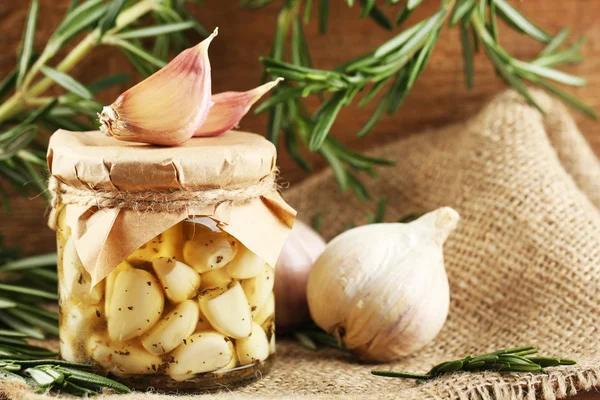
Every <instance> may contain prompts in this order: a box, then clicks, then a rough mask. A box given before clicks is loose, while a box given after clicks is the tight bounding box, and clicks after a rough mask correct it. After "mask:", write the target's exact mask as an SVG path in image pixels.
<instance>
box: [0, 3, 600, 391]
mask: <svg viewBox="0 0 600 400" xmlns="http://www.w3.org/2000/svg"><path fill="white" fill-rule="evenodd" d="M28 3H29V2H28V1H25V0H23V1H14V0H0V27H1V35H0V77H3V76H4V75H5V74H6V73H7V72H8V71H9V70H10V69H11V68H12V67H13V66H14V64H15V57H14V54H15V51H16V47H17V45H18V43H19V40H20V35H21V31H22V26H23V21H24V19H25V15H26V12H27V8H28ZM40 3H41V4H40V16H41V19H40V21H39V22H38V33H37V35H36V40H35V43H36V47H37V48H38V49H41V48H42V46H43V44H44V42H45V40H46V38H47V37H48V36H49V34H50V33H51V32H52V30H53V29H54V28H55V27H56V26H57V24H58V23H59V22H60V20H61V18H62V16H63V14H64V12H65V10H66V8H67V5H68V3H69V0H40ZM275 3H276V4H272V5H271V6H269V7H267V8H264V9H262V10H259V11H252V10H244V9H240V8H239V7H238V1H236V0H206V2H205V4H204V5H201V6H196V5H193V6H190V8H191V10H192V12H193V14H194V15H195V16H197V17H198V18H199V20H200V21H202V23H203V24H204V25H205V26H206V27H207V28H208V29H209V30H211V29H212V28H213V27H215V26H218V27H219V28H220V31H219V36H218V37H217V38H216V39H215V41H214V42H213V44H212V45H211V49H210V56H211V63H212V68H213V82H214V83H213V85H214V86H213V87H214V90H215V92H219V91H224V90H246V89H248V88H250V87H253V86H254V85H256V84H257V83H258V82H259V78H260V74H261V71H262V68H261V65H260V63H259V62H258V57H259V56H261V55H267V54H268V52H269V49H270V46H271V43H272V38H273V33H274V26H275V19H276V17H277V12H278V9H279V4H280V2H275ZM331 3H332V9H331V12H330V28H329V32H328V34H327V35H326V36H320V35H319V34H318V32H317V28H316V18H315V16H314V15H313V21H312V23H311V24H310V26H308V27H307V28H306V32H307V35H308V40H309V43H310V46H311V51H312V55H313V59H314V62H315V64H316V66H317V67H322V68H330V67H333V66H335V65H337V64H339V63H341V62H343V61H345V60H347V59H349V58H351V57H354V56H357V55H360V54H363V53H366V52H368V51H370V50H371V49H372V48H374V47H375V46H377V45H378V44H380V43H382V42H383V41H385V40H387V39H388V38H389V37H391V35H392V34H391V33H390V32H387V31H385V30H383V29H381V28H379V27H378V26H376V25H375V24H374V23H373V22H372V21H370V20H364V21H360V20H359V19H358V15H359V8H358V7H354V8H353V9H350V8H348V7H346V6H345V4H344V2H343V1H342V0H333V1H331ZM380 3H383V1H381V2H380ZM438 4H439V2H438V1H437V0H427V1H425V2H424V4H423V6H421V7H420V9H419V10H418V12H416V13H415V15H414V16H413V17H412V21H415V20H418V19H421V18H423V17H425V16H427V15H430V14H431V13H432V12H433V11H434V10H435V9H436V8H437V6H438ZM518 8H519V9H521V10H522V11H523V13H525V14H526V15H528V16H530V17H532V18H533V19H534V21H537V22H538V24H539V25H540V26H542V27H544V28H545V29H546V30H547V31H548V32H551V33H554V32H557V31H558V30H559V29H560V28H561V27H563V26H568V27H570V28H571V29H572V33H573V37H572V39H571V41H574V40H575V38H576V37H578V36H581V35H585V36H586V37H587V38H588V40H587V42H586V45H585V46H584V48H583V54H584V56H585V62H584V63H582V64H579V65H575V66H571V67H570V68H568V69H567V70H568V71H569V72H572V73H576V74H579V75H581V76H583V77H585V78H586V79H588V81H589V84H588V85H587V86H586V87H583V88H578V89H576V90H573V92H574V93H575V94H576V95H577V96H579V97H581V98H582V99H584V100H585V101H586V102H588V103H589V104H591V105H592V106H594V107H595V109H596V110H599V111H600V73H599V72H600V70H599V68H600V1H598V0H571V1H546V0H527V1H524V2H522V3H518ZM313 11H315V10H313ZM501 42H502V44H503V45H504V46H505V48H506V49H507V50H508V51H509V52H510V53H512V54H513V55H515V56H516V57H519V58H522V59H529V58H532V57H534V56H535V55H536V53H537V52H538V51H539V50H540V48H541V45H540V44H539V43H536V42H534V41H533V40H530V39H528V38H525V37H523V36H520V35H518V34H515V33H512V32H509V31H508V30H507V29H502V31H501ZM460 51H461V50H460V43H459V40H458V33H457V31H456V30H453V31H446V32H444V33H443V34H442V36H441V38H440V40H439V43H438V45H437V47H436V49H435V52H434V54H433V57H432V58H431V61H430V63H429V66H428V67H427V69H426V70H425V72H424V73H423V75H422V76H421V78H420V79H419V80H418V82H417V83H416V84H415V86H414V88H413V90H412V92H411V93H410V94H409V96H408V98H407V99H406V101H405V105H404V106H403V107H402V109H401V111H400V112H399V113H397V114H395V115H393V116H389V117H388V116H385V117H384V118H383V119H382V120H381V122H380V123H379V124H378V125H377V126H376V128H375V129H374V130H373V132H372V133H371V134H370V135H369V136H368V137H367V138H365V139H358V138H356V132H357V131H358V130H359V129H360V127H361V126H362V124H363V123H364V121H365V120H366V119H367V118H368V116H369V115H370V111H371V110H370V109H365V110H358V109H356V108H354V107H349V108H347V109H344V110H343V111H342V113H341V116H340V118H339V119H338V121H337V123H336V124H335V125H334V127H333V129H332V132H333V134H334V135H335V136H336V137H338V138H340V139H341V140H342V142H344V143H345V144H347V145H348V146H350V147H351V148H354V149H361V150H362V149H365V148H369V147H372V146H375V145H378V144H381V143H385V142H387V141H390V140H393V139H395V138H398V137H401V136H404V135H408V134H411V133H415V132H418V131H421V130H424V129H427V128H430V127H436V126H441V125H444V124H448V123H452V122H455V121H460V120H463V119H464V118H466V117H467V116H469V115H471V114H473V113H474V112H475V111H476V110H477V109H479V108H480V107H481V106H482V104H484V103H485V101H486V100H488V99H489V98H491V97H492V96H493V95H494V94H496V93H498V92H499V91H501V90H502V89H503V88H504V87H505V85H504V83H503V82H501V81H500V80H499V79H498V78H497V77H496V76H495V74H494V71H493V70H492V68H491V67H490V64H489V62H488V61H487V59H485V57H484V55H483V54H480V55H478V56H477V58H476V63H475V88H474V89H473V90H471V91H468V90H466V89H465V87H464V81H463V65H462V57H461V53H460ZM121 71H129V72H134V70H133V69H132V68H131V67H130V66H129V65H128V63H127V61H126V60H125V58H124V57H123V56H122V55H121V54H120V53H119V52H118V51H117V50H114V49H111V48H98V49H96V50H95V51H94V52H93V53H92V54H91V55H90V56H89V57H88V58H87V59H86V60H85V61H84V62H82V63H81V65H79V66H78V67H77V68H76V69H75V70H74V72H73V75H74V76H75V77H76V78H77V79H78V80H80V81H81V82H84V83H85V82H90V81H91V80H93V79H94V78H95V77H98V76H102V75H106V74H109V73H115V72H121ZM136 79H137V77H136ZM125 89H126V86H124V87H121V88H119V89H115V90H113V91H111V92H106V93H103V94H102V96H101V97H100V100H101V101H103V102H105V103H107V104H109V103H111V102H112V101H113V100H114V99H115V98H116V97H117V96H118V94H119V93H120V92H121V91H123V90H125ZM575 117H576V119H577V121H578V123H579V126H580V128H581V130H582V131H583V133H584V134H585V135H586V137H587V138H588V140H589V141H590V143H591V144H592V146H593V147H594V149H595V150H596V152H597V153H598V154H600V135H598V134H597V131H598V128H599V126H598V123H596V122H594V121H591V120H589V119H586V118H585V117H583V116H581V115H577V114H576V115H575ZM264 127H265V118H264V116H258V117H256V116H252V115H251V116H249V117H247V118H246V119H244V120H243V121H242V124H241V129H244V130H250V131H255V132H259V133H263V132H264ZM407 151H410V149H407ZM311 158H312V159H314V160H315V161H316V162H315V169H316V170H318V169H320V168H322V167H323V166H324V164H323V163H322V162H321V161H320V160H318V158H317V157H311ZM279 165H280V167H281V170H282V174H283V177H284V178H285V179H286V180H288V181H290V182H291V183H294V182H297V181H299V180H301V179H303V178H304V177H306V174H304V173H303V172H301V171H300V170H299V168H298V167H297V166H296V165H294V164H293V163H292V162H291V161H290V159H289V158H288V157H287V155H286V153H285V150H283V149H282V150H281V151H280V160H279ZM13 205H14V210H13V215H12V216H8V215H6V214H5V213H3V211H0V235H3V236H4V237H5V239H6V241H7V243H8V244H9V245H17V246H20V247H21V248H22V250H23V252H24V253H27V254H32V253H39V252H44V251H52V250H53V248H54V235H53V233H52V232H50V231H49V230H48V229H47V228H46V227H45V220H44V214H45V211H46V206H45V204H44V202H43V201H42V200H41V199H39V198H37V199H33V200H28V199H19V198H17V197H15V199H14V201H13ZM590 396H592V395H591V394H589V395H585V394H584V395H582V396H580V397H579V398H581V399H583V398H591V397H590Z"/></svg>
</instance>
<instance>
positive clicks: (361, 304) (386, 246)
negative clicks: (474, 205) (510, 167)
mask: <svg viewBox="0 0 600 400" xmlns="http://www.w3.org/2000/svg"><path fill="white" fill-rule="evenodd" d="M459 219H460V217H459V215H458V213H457V212H456V211H454V210H453V209H452V208H449V207H443V208H440V209H438V210H436V211H433V212H430V213H428V214H425V215H424V216H422V217H421V218H419V219H417V220H415V221H413V222H411V223H408V224H400V223H388V224H373V225H365V226H361V227H358V228H354V229H351V230H349V231H347V232H344V233H342V234H341V235H339V236H338V237H336V238H335V239H333V240H332V241H331V242H330V243H329V244H328V245H327V247H326V248H325V251H324V252H323V254H321V256H320V257H319V258H318V259H317V261H316V262H315V265H314V266H313V268H312V270H311V272H310V275H309V279H308V288H307V297H308V305H309V308H310V314H311V316H312V318H313V320H314V321H315V323H316V324H317V325H319V326H320V327H321V328H322V329H324V330H325V331H327V332H329V333H331V334H333V335H335V336H336V337H338V339H339V340H340V341H341V342H342V343H343V345H344V346H345V347H347V348H348V349H349V350H351V351H352V352H353V353H354V354H356V355H357V356H358V357H359V358H360V359H362V360H365V361H378V362H383V361H391V360H394V359H397V358H399V357H402V356H405V355H408V354H411V353H413V352H415V351H416V350H419V349H420V348H422V347H423V346H425V345H426V344H427V343H429V342H430V341H431V340H433V338H434V337H435V336H436V335H437V334H438V332H439V331H440V329H441V328H442V326H443V325H444V322H445V321H446V316H447V314H448V307H449V297H450V296H449V287H448V278H447V276H446V271H445V269H444V259H443V253H442V247H443V244H444V242H445V240H446V238H447V237H448V235H449V233H450V232H451V231H452V230H454V228H455V227H456V225H457V223H458V220H459Z"/></svg>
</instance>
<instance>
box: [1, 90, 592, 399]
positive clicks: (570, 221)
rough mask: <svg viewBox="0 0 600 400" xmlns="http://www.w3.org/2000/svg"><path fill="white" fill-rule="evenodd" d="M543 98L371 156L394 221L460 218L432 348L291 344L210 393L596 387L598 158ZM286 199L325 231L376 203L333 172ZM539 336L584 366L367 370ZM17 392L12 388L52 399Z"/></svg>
mask: <svg viewBox="0 0 600 400" xmlns="http://www.w3.org/2000/svg"><path fill="white" fill-rule="evenodd" d="M536 95H537V96H538V98H539V101H540V103H542V104H543V105H544V106H545V107H546V109H547V110H548V116H547V117H545V118H544V117H542V116H541V115H540V114H539V113H538V112H537V111H536V110H535V109H533V108H532V107H530V106H528V105H527V104H526V103H525V102H524V101H523V100H522V98H521V97H520V96H518V95H517V94H515V93H513V92H506V93H504V94H502V95H500V96H498V97H497V98H496V99H494V100H493V101H492V102H491V103H490V104H489V105H488V106H487V107H486V108H485V109H484V110H483V111H482V112H481V113H480V114H479V115H477V116H476V117H474V118H473V119H471V120H470V121H468V122H467V123H464V124H459V125H455V126H451V127H448V128H445V129H440V130H436V131H431V132H426V133H423V134H420V135H415V136H413V137H411V138H408V139H405V140H400V141H397V142H395V143H392V144H390V145H388V146H384V147H382V148H379V149H376V150H374V151H373V152H372V155H376V156H383V157H389V158H392V159H395V160H397V165H396V166H395V167H394V168H388V169H383V170H382V171H381V177H380V178H379V179H378V180H369V181H367V182H368V188H369V190H370V191H371V193H372V194H373V195H374V197H375V198H378V197H379V196H381V195H385V196H387V198H388V209H387V214H386V220H387V221H394V220H397V219H399V218H400V217H402V216H404V215H405V214H408V213H410V212H420V211H427V210H432V209H435V208H437V207H440V206H443V205H449V206H452V207H454V208H455V209H457V210H458V211H459V212H460V214H461V216H462V220H461V223H460V225H459V228H458V229H457V231H456V232H455V233H453V234H452V235H451V236H450V238H449V239H448V242H447V243H446V246H445V256H446V267H447V270H448V276H449V279H450V284H451V297H452V302H451V309H450V315H449V318H448V321H447V323H446V325H445V326H444V328H443V330H442V332H441V333H440V335H439V336H438V337H437V339H436V340H435V341H434V342H433V343H431V344H430V345H429V346H427V347H426V348H425V349H423V350H422V351H420V352H419V353H418V354H415V355H414V356H411V357H408V358H405V359H403V360H400V361H398V362H395V363H392V364H389V365H381V366H370V365H362V364H358V363H356V362H353V361H352V360H351V359H350V358H349V357H348V356H347V355H345V354H342V353H339V352H336V351H334V350H320V351H318V352H311V351H308V350H305V349H302V348H301V347H299V346H298V345H296V344H294V343H293V342H283V343H280V344H279V347H278V361H277V364H276V366H275V369H274V370H273V371H272V372H271V373H270V374H269V375H268V376H267V377H265V378H264V379H262V380H261V381H260V382H258V383H256V384H253V385H250V386H247V387H245V388H243V389H241V390H237V391H234V392H229V393H228V391H227V389H226V388H224V390H223V392H222V393H219V394H216V395H215V394H213V395H207V396H206V397H202V398H203V399H204V398H206V399H210V398H242V397H251V398H283V397H285V398H310V399H321V398H323V399H329V398H345V399H380V398H390V399H391V398H401V399H460V400H480V399H481V400H488V399H511V400H517V399H518V400H520V399H523V400H534V399H537V398H542V399H545V400H550V399H555V398H561V397H565V396H567V395H573V394H575V393H576V392H577V391H579V390H583V389H590V388H591V387H593V386H595V385H598V384H600V330H599V327H600V313H599V310H600V301H599V300H598V295H599V293H600V290H599V289H600V213H599V211H598V209H597V208H596V207H597V206H600V179H599V178H600V166H599V165H598V162H597V160H596V158H595V157H594V155H593V154H592V152H591V150H590V149H589V147H588V146H587V144H586V143H585V141H584V140H583V139H582V137H581V135H580V133H579V132H578V131H577V129H576V127H575V125H574V123H573V121H572V120H571V118H570V117H569V116H568V114H567V112H566V111H565V109H564V108H563V107H562V106H561V105H560V104H557V103H555V102H554V101H552V100H550V99H549V98H548V97H546V96H544V95H542V94H539V93H537V94H536ZM285 197H286V199H287V200H289V201H290V203H291V204H292V205H293V206H294V207H296V208H297V210H298V211H299V217H300V218H301V219H305V220H306V219H308V218H310V217H311V216H312V215H314V214H315V213H316V212H321V214H322V216H323V231H324V234H325V236H326V237H327V238H331V237H332V236H334V235H335V234H336V233H337V232H339V231H341V230H342V229H343V227H344V226H346V225H347V224H348V223H349V222H355V223H361V222H364V221H365V217H364V215H365V211H366V210H368V209H369V208H370V209H371V210H372V209H373V208H374V204H365V203H361V202H359V201H357V200H355V199H354V198H353V196H352V195H350V194H340V193H339V192H338V189H337V187H336V185H335V183H334V181H333V178H332V175H331V173H330V172H324V173H322V174H319V175H317V176H315V177H313V178H311V179H309V180H307V181H306V182H304V183H301V184H299V185H296V186H295V187H294V188H292V189H291V190H289V191H288V192H287V193H285ZM529 344H532V345H536V346H538V347H539V348H540V349H541V350H542V351H543V353H544V354H546V355H557V356H562V357H569V358H574V359H576V360H577V361H578V362H579V364H578V365H576V366H573V367H560V368H549V369H548V374H499V373H492V372H487V373H477V374H475V373H456V374H453V375H451V376H446V377H443V378H440V379H436V380H434V381H431V382H429V383H426V384H424V385H416V384H415V383H414V382H413V381H407V380H401V379H393V378H383V377H375V376H372V375H370V373H369V371H370V370H371V369H373V368H374V367H376V368H378V369H381V368H393V369H399V370H407V371H415V372H418V371H425V370H427V369H429V368H430V367H431V366H432V364H434V363H437V362H440V361H444V360H448V359H451V358H455V357H462V356H465V355H467V354H469V353H482V352H487V351H493V350H497V349H500V348H504V347H513V346H520V345H529ZM20 393H21V394H17V392H12V395H13V396H14V398H26V397H27V398H29V397H30V398H45V397H44V396H33V395H29V394H27V395H25V394H24V393H25V392H20ZM27 393H29V392H27ZM109 397H110V398H113V396H106V397H105V398H109ZM158 398H161V396H160V395H156V394H148V393H136V394H133V395H129V396H122V397H119V399H123V400H134V399H136V400H137V399H158ZM191 398H192V397H182V399H191Z"/></svg>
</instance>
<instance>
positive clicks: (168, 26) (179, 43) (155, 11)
mask: <svg viewBox="0 0 600 400" xmlns="http://www.w3.org/2000/svg"><path fill="white" fill-rule="evenodd" d="M185 3H186V0H138V1H130V2H127V1H124V0H111V1H109V2H108V3H107V2H105V1H103V0H87V1H82V2H78V1H73V2H72V6H71V7H69V9H68V11H67V14H66V15H65V17H64V19H63V20H62V22H61V23H60V24H59V26H58V28H57V29H56V30H55V31H54V33H53V34H52V35H51V36H50V38H49V39H48V41H47V43H46V45H45V47H44V48H43V49H41V51H40V52H37V51H36V49H35V48H34V43H33V37H34V34H35V29H36V25H37V22H38V13H39V5H38V0H32V3H31V6H30V9H29V13H28V15H27V19H26V23H25V28H24V33H23V39H22V42H21V48H20V51H19V55H18V57H17V58H18V60H17V65H16V67H15V69H14V70H13V71H11V72H10V73H9V74H8V76H7V77H6V78H5V79H3V80H2V82H1V83H0V101H1V104H0V177H3V178H5V179H6V181H8V182H10V183H12V184H13V185H14V186H15V188H17V189H18V190H20V191H21V192H26V191H27V190H28V189H30V188H32V187H33V188H34V189H35V190H36V191H37V192H39V193H42V195H43V196H47V191H46V186H45V180H46V179H45V178H46V177H45V174H46V165H45V164H46V163H45V153H46V147H47V133H51V132H53V131H55V130H56V129H59V128H64V129H70V130H79V131H80V130H90V129H95V128H96V126H97V125H96V113H97V112H99V111H100V110H101V109H102V104H101V103H99V102H97V101H95V100H94V96H95V95H96V94H97V93H98V92H101V91H103V90H105V89H107V88H109V87H112V86H114V85H118V84H121V83H123V82H124V81H125V80H127V79H128V78H129V77H128V76H127V75H124V74H116V75H111V76H107V77H103V78H101V79H99V80H98V81H96V82H93V83H91V84H85V83H82V82H79V81H77V80H76V79H75V78H73V77H72V76H71V75H69V71H70V70H71V69H72V68H73V67H75V66H76V65H77V64H78V63H80V62H81V61H82V60H84V59H85V58H86V56H87V55H88V54H89V53H90V52H91V51H93V50H94V49H95V48H96V47H98V46H100V45H108V46H113V47H115V48H118V49H119V50H120V51H121V52H123V53H124V54H125V56H126V57H127V58H128V59H129V60H130V61H131V63H132V64H133V65H134V66H135V67H136V69H137V70H138V71H139V72H140V74H142V75H143V76H147V75H150V74H152V73H153V72H155V71H156V70H157V69H158V68H160V67H162V66H163V65H165V63H166V61H167V60H168V58H170V56H171V55H172V54H176V53H178V52H179V51H181V50H182V49H184V48H185V47H188V43H187V40H186V38H185V36H184V35H183V33H184V31H186V30H191V29H193V30H195V31H197V32H198V33H200V34H201V35H205V34H206V30H205V29H204V28H203V27H202V25H201V24H200V23H199V22H198V21H196V20H195V19H194V18H193V17H191V15H190V14H189V12H188V11H187V10H186V9H185ZM147 15H148V16H151V17H152V23H151V24H150V25H146V26H143V27H140V26H139V25H138V22H139V21H140V19H142V18H143V17H144V16H147ZM86 31H87V33H84V32H86ZM82 33H83V34H82ZM80 34H82V36H80ZM78 37H81V40H79V42H78V43H77V45H75V47H74V48H73V49H72V50H71V51H70V52H68V53H67V54H66V56H64V57H63V58H62V59H58V58H59V56H60V54H62V52H61V50H63V49H64V48H65V46H67V45H68V44H69V43H70V42H71V41H73V40H74V39H75V38H78ZM142 40H143V42H142ZM54 85H58V86H60V87H62V88H63V89H64V91H65V94H63V95H58V96H54V95H49V94H48V95H47V92H48V90H49V89H50V88H51V87H52V86H54ZM6 96H8V97H7V98H5V97H6ZM5 183H6V182H0V200H2V202H3V204H4V206H5V207H8V206H9V205H8V202H7V195H6V193H5V192H6V191H5V190H4V189H3V187H2V185H4V184H5Z"/></svg>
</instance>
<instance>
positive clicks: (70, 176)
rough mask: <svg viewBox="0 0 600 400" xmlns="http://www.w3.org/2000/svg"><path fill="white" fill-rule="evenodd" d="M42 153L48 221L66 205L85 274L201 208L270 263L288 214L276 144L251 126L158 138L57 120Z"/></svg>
mask: <svg viewBox="0 0 600 400" xmlns="http://www.w3.org/2000/svg"><path fill="white" fill-rule="evenodd" d="M47 160H48V167H49V171H50V174H51V178H50V185H49V186H50V189H51V194H52V197H53V201H52V204H53V212H52V213H51V215H50V220H49V225H50V227H54V225H55V218H56V217H55V216H56V214H57V213H56V211H57V208H60V207H63V206H65V207H66V210H65V213H66V218H67V223H68V224H69V225H70V226H72V227H73V228H72V235H73V237H74V242H75V247H76V249H77V252H78V254H79V257H80V258H81V261H82V263H83V265H84V267H85V269H86V270H87V271H88V272H89V273H90V275H91V276H92V283H93V284H96V283H98V282H99V281H101V280H102V279H103V278H104V277H106V275H108V273H110V271H112V270H113V269H114V268H115V267H116V266H117V265H118V264H119V263H120V262H121V261H122V260H124V259H125V258H126V257H127V256H128V255H129V254H131V253H132V252H133V251H134V250H135V249H137V248H138V247H139V246H141V245H142V244H144V243H146V242H147V241H148V240H150V239H152V238H153V237H155V236H156V235H158V234H159V233H161V232H163V231H165V230H166V229H168V228H169V227H171V226H173V225H175V224H177V223H179V222H181V221H183V220H185V219H188V218H191V217H201V216H205V217H210V218H212V219H213V220H215V221H216V222H217V226H218V227H219V228H221V229H222V230H224V231H225V232H227V233H229V234H231V235H233V236H234V237H236V238H237V239H238V240H240V242H242V244H244V245H245V246H246V247H248V248H249V249H250V250H251V251H253V252H254V253H256V254H257V255H259V256H261V257H262V258H263V259H265V261H267V263H269V264H270V265H272V266H274V265H275V262H276V260H277V257H278V255H279V251H280V250H281V247H282V246H283V242H284V241H285V238H286V237H287V234H288V233H289V230H290V228H291V226H292V224H293V220H294V217H295V211H294V210H293V209H292V208H291V207H290V206H288V205H287V204H286V203H285V201H284V200H283V199H282V198H281V197H280V195H279V193H278V192H277V187H276V184H275V175H276V172H277V168H276V150H275V146H273V144H272V143H270V142H269V141H267V140H266V139H265V138H263V137H262V136H260V135H256V134H252V133H247V132H241V131H228V132H225V133H224V134H222V135H220V136H216V137H208V138H192V139H191V140H189V141H188V142H186V143H185V144H183V145H181V146H177V147H161V146H154V145H148V144H140V143H129V142H123V141H119V140H116V139H114V138H111V137H107V136H104V135H102V134H101V132H99V131H90V132H69V131H65V130H58V131H57V132H55V133H54V134H53V135H52V137H51V138H50V143H49V147H48V155H47Z"/></svg>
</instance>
